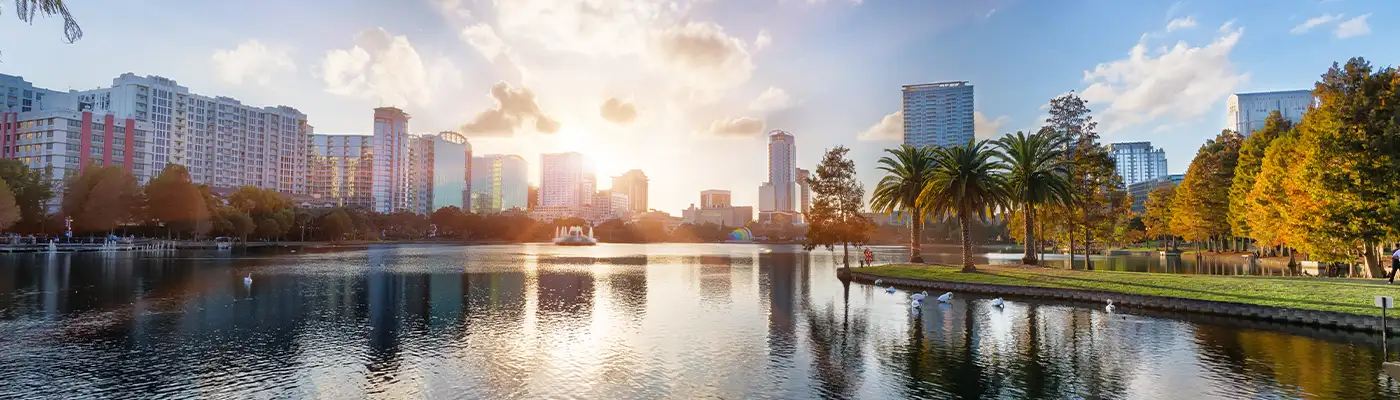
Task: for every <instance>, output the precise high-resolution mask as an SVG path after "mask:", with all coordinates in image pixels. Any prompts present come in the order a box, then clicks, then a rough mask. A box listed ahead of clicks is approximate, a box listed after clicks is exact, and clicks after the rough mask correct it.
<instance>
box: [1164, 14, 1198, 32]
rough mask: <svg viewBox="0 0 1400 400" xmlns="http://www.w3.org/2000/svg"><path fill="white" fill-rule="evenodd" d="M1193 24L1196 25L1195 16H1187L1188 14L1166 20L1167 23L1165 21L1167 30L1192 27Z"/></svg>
mask: <svg viewBox="0 0 1400 400" xmlns="http://www.w3.org/2000/svg"><path fill="white" fill-rule="evenodd" d="M1195 26H1196V19H1195V18H1192V17H1189V16H1188V17H1186V18H1177V19H1173V20H1171V22H1168V23H1167V32H1171V31H1175V30H1178V29H1188V28H1194V27H1195Z"/></svg>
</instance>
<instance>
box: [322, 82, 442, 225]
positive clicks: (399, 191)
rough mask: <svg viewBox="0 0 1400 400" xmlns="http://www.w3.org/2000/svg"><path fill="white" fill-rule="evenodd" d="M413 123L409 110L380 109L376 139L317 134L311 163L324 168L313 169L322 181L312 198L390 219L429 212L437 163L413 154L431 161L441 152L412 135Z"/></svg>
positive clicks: (429, 142)
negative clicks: (406, 213)
mask: <svg viewBox="0 0 1400 400" xmlns="http://www.w3.org/2000/svg"><path fill="white" fill-rule="evenodd" d="M408 119H409V116H408V114H407V113H404V112H403V110H400V109H397V108H393V107H380V108H376V109H374V135H362V134H318V135H315V138H314V139H313V142H314V145H313V146H312V150H311V152H310V154H311V157H309V158H310V159H311V161H312V162H313V163H320V164H318V165H314V166H312V167H311V168H310V170H311V171H313V173H312V174H311V175H313V176H315V177H314V178H313V180H315V181H317V182H318V183H317V184H316V185H313V186H315V188H313V189H312V190H311V194H312V195H313V196H316V197H320V198H322V199H327V200H332V201H334V202H335V203H337V204H341V205H342V206H344V207H359V208H364V209H367V210H371V211H375V212H379V213H385V214H389V213H394V212H397V211H409V212H415V213H422V212H424V211H423V210H425V209H427V208H428V207H429V204H428V203H429V202H430V201H429V200H428V199H430V198H431V194H430V193H429V192H428V190H427V187H428V186H431V185H430V184H429V183H430V182H431V180H432V178H431V176H432V175H431V174H432V172H433V171H431V168H430V166H431V164H432V160H426V159H425V160H414V159H413V155H414V154H413V153H415V152H416V153H418V154H422V155H425V156H426V155H427V154H428V153H431V152H433V150H435V147H434V145H433V143H432V141H431V140H426V139H424V138H422V137H415V136H410V135H409V134H408ZM415 149H416V150H415ZM420 158H422V157H420ZM366 174H368V177H367V178H366Z"/></svg>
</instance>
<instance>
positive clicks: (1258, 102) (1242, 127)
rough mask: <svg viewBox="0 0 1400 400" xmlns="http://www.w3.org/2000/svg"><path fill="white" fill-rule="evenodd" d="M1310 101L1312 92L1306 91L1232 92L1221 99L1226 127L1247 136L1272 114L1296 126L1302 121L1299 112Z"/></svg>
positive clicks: (1262, 126)
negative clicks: (1227, 96) (1223, 99)
mask: <svg viewBox="0 0 1400 400" xmlns="http://www.w3.org/2000/svg"><path fill="white" fill-rule="evenodd" d="M1314 101H1315V100H1314V98H1313V95H1312V91H1308V90H1284V91H1278V92H1259V93H1235V94H1232V95H1230V97H1229V98H1227V99H1225V124H1226V128H1227V129H1234V130H1235V132H1239V133H1240V134H1242V135H1245V136H1249V134H1250V133H1253V132H1254V131H1257V130H1260V129H1263V128H1264V120H1266V119H1268V118H1269V113H1271V112H1274V111H1278V112H1279V113H1280V114H1282V115H1283V118H1285V119H1288V120H1290V121H1293V123H1295V124H1296V123H1299V122H1302V121H1303V113H1305V112H1307V111H1308V106H1311V105H1312V104H1313V102H1314Z"/></svg>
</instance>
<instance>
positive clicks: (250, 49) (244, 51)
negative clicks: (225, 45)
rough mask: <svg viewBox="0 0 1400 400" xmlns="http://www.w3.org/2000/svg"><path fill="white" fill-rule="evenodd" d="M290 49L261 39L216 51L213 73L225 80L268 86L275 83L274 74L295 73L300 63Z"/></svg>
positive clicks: (233, 82) (250, 40)
mask: <svg viewBox="0 0 1400 400" xmlns="http://www.w3.org/2000/svg"><path fill="white" fill-rule="evenodd" d="M291 52H292V50H291V48H290V47H286V46H273V47H268V46H267V45H264V44H263V43H262V42H259V41H257V40H254V39H249V40H248V41H246V42H243V43H240V44H239V45H238V47H234V48H232V49H228V50H217V51H215V52H214V55H213V57H212V58H213V59H214V72H215V73H217V74H218V76H219V79H222V80H223V81H224V82H228V83H232V84H235V85H241V84H243V83H244V82H245V81H246V82H250V83H253V84H256V85H261V86H266V85H268V84H270V83H272V77H273V75H276V74H278V73H295V72H297V64H296V62H295V61H292V56H291Z"/></svg>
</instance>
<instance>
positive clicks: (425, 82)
mask: <svg viewBox="0 0 1400 400" xmlns="http://www.w3.org/2000/svg"><path fill="white" fill-rule="evenodd" d="M320 74H321V79H322V80H324V81H325V84H326V90H327V91H329V92H331V93H335V94H339V95H345V96H352V97H361V98H373V99H377V100H378V101H380V102H381V103H382V104H384V105H417V106H423V105H428V104H429V103H430V102H431V101H432V98H433V95H434V92H435V91H437V90H444V91H450V90H453V89H460V88H461V86H462V79H461V76H462V72H461V70H459V69H457V67H456V66H455V65H454V64H453V63H452V61H450V60H448V59H446V58H443V57H439V58H437V59H436V60H434V61H433V62H432V63H431V64H430V65H428V66H425V65H424V63H423V58H422V57H421V56H419V54H418V50H415V49H414V48H413V44H412V43H409V41H408V37H406V36H393V35H390V34H389V32H388V31H385V30H384V28H373V29H367V30H365V31H363V32H360V34H359V35H356V36H355V45H354V46H352V47H350V48H348V49H338V50H331V51H329V52H326V56H325V58H324V59H323V60H322V62H321V68H320Z"/></svg>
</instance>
